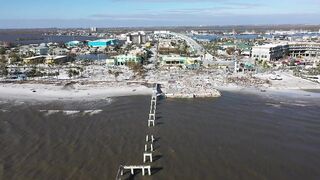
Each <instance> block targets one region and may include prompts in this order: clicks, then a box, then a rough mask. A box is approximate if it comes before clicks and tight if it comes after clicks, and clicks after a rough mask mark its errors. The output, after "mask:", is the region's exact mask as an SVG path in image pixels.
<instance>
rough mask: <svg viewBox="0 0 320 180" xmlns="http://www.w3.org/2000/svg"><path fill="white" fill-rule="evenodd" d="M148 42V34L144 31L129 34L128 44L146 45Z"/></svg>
mask: <svg viewBox="0 0 320 180" xmlns="http://www.w3.org/2000/svg"><path fill="white" fill-rule="evenodd" d="M146 41H147V38H146V34H145V33H144V32H143V31H141V32H136V33H129V34H127V43H132V44H145V43H146Z"/></svg>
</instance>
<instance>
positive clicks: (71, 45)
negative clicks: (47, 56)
mask: <svg viewBox="0 0 320 180" xmlns="http://www.w3.org/2000/svg"><path fill="white" fill-rule="evenodd" d="M65 45H66V46H67V47H68V48H74V47H79V46H82V45H83V43H82V42H81V41H70V42H67V43H66V44H65Z"/></svg>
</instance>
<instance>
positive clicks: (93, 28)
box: [90, 27, 98, 32]
mask: <svg viewBox="0 0 320 180" xmlns="http://www.w3.org/2000/svg"><path fill="white" fill-rule="evenodd" d="M97 31H98V28H96V27H91V28H90V32H97Z"/></svg>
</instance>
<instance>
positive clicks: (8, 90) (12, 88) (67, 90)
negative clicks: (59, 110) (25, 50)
mask: <svg viewBox="0 0 320 180" xmlns="http://www.w3.org/2000/svg"><path fill="white" fill-rule="evenodd" d="M151 94H152V88H148V87H146V86H143V85H138V84H131V85H121V86H119V85H117V84H111V83H98V84H94V85H81V84H79V83H73V84H70V85H58V84H35V83H24V84H15V83H5V84H0V99H5V100H36V101H64V100H98V99H106V98H111V97H122V96H135V95H151Z"/></svg>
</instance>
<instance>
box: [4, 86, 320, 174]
mask: <svg viewBox="0 0 320 180" xmlns="http://www.w3.org/2000/svg"><path fill="white" fill-rule="evenodd" d="M149 104H150V97H147V96H136V97H121V98H114V99H112V100H111V102H110V100H109V99H104V100H99V101H95V102H90V101H89V102H88V101H82V102H51V103H40V102H33V103H25V102H18V101H15V102H11V101H4V100H3V101H1V103H0V109H1V111H0V179H27V180H28V179H30V180H37V179H39V180H42V179H46V180H51V179H52V180H60V179H77V180H79V179H83V180H90V179H115V176H116V173H117V169H118V167H119V165H121V164H122V165H139V164H142V152H143V150H144V140H145V135H146V133H149V134H154V135H155V136H156V138H157V141H156V142H155V148H156V152H155V153H154V156H155V162H154V163H153V164H152V165H153V167H154V169H153V173H154V175H153V176H151V178H146V179H169V180H171V179H177V180H180V179H181V180H185V179H187V180H189V179H190V180H194V179H208V180H212V179H217V180H221V179H224V180H225V179H227V180H228V179H230V180H238V179H239V180H240V179H244V180H257V179H281V180H286V179H288V180H295V179H296V180H301V179H308V180H318V179H320V169H319V167H320V138H319V137H320V118H319V117H320V111H319V108H320V102H319V101H318V100H316V99H313V100H310V99H309V100H308V99H303V98H301V99H293V98H267V97H259V96H255V95H249V94H239V93H238V94H236V93H230V92H224V93H223V97H221V98H218V99H196V100H170V99H165V100H161V101H159V104H158V111H157V112H158V119H157V122H158V125H157V126H156V127H155V128H153V129H148V128H147V118H148V112H149ZM61 110H64V112H63V111H61ZM89 110H95V111H89ZM131 179H141V174H139V175H137V176H135V177H131Z"/></svg>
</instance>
